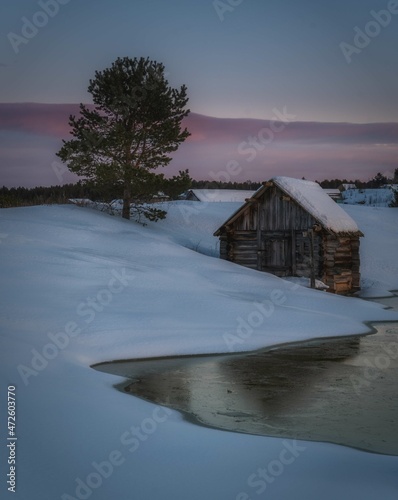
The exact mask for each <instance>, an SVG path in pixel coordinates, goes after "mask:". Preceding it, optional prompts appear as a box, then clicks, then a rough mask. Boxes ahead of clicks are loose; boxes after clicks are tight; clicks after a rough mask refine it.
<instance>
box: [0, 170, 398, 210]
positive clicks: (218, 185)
mask: <svg viewBox="0 0 398 500" xmlns="http://www.w3.org/2000/svg"><path fill="white" fill-rule="evenodd" d="M303 179H304V177H303ZM316 182H318V183H319V184H320V186H321V187H323V188H325V189H337V188H338V187H339V186H341V184H355V185H356V186H357V188H358V189H375V188H380V187H381V186H383V185H385V184H392V183H398V169H396V170H395V174H394V178H393V179H388V178H387V177H385V176H384V175H382V174H381V173H378V174H377V175H375V177H373V178H372V179H370V180H368V181H360V180H358V179H357V180H348V179H330V180H327V179H326V180H323V181H321V182H319V181H316ZM260 186H261V183H260V182H253V181H250V180H247V181H245V182H217V181H197V180H194V179H191V180H190V186H189V189H237V190H249V191H254V190H256V189H258V188H259V187H260ZM165 191H167V190H165ZM154 194H156V193H154ZM165 194H168V196H169V197H170V199H178V198H179V194H181V193H178V192H177V191H176V190H174V192H171V193H167V192H165ZM73 198H88V199H90V200H92V201H104V200H103V197H102V194H101V191H99V190H98V189H96V188H95V187H93V186H90V185H87V184H84V183H83V182H77V183H76V184H64V185H62V186H59V185H57V186H50V187H45V186H38V187H33V188H25V187H17V188H7V187H5V186H3V187H2V188H0V208H10V207H22V206H31V205H51V204H64V203H68V200H69V199H73ZM114 198H118V196H117V195H116V193H115V196H114Z"/></svg>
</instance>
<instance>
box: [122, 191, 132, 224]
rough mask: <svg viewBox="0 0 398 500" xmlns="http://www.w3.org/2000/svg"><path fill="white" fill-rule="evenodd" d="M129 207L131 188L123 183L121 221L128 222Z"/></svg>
mask: <svg viewBox="0 0 398 500" xmlns="http://www.w3.org/2000/svg"><path fill="white" fill-rule="evenodd" d="M130 205H131V188H130V184H128V183H125V185H124V192H123V210H122V217H123V219H127V220H130Z"/></svg>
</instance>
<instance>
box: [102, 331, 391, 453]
mask: <svg viewBox="0 0 398 500" xmlns="http://www.w3.org/2000/svg"><path fill="white" fill-rule="evenodd" d="M397 331H398V328H397V325H396V324H383V325H379V326H378V334H377V335H370V336H367V337H351V338H341V339H333V340H326V341H325V340H322V341H311V342H306V343H302V344H298V345H295V346H292V345H290V346H286V347H282V348H278V349H274V350H264V351H257V352H251V353H247V354H240V355H236V354H235V355H223V356H199V357H195V356H187V357H178V358H163V359H152V360H140V361H130V362H119V363H103V364H101V365H97V366H96V367H95V368H97V369H99V370H101V371H106V372H109V373H113V374H117V375H123V376H126V377H127V378H129V379H132V380H133V381H131V380H130V381H129V383H128V386H127V387H126V384H124V387H123V388H125V390H126V391H128V392H130V393H132V394H134V395H136V396H139V397H142V398H145V399H147V400H150V401H153V402H155V403H157V404H163V405H166V406H169V407H171V408H174V409H177V410H180V411H182V412H184V413H185V415H186V416H187V418H190V419H191V420H193V421H196V422H200V423H202V424H204V425H208V426H211V427H217V428H221V429H225V430H230V431H236V432H243V433H251V434H261V435H268V436H281V437H290V438H296V439H303V440H315V441H327V442H332V443H337V444H343V445H347V446H352V447H356V448H360V449H364V450H369V451H374V452H379V453H384V454H394V455H398V426H397V421H398V404H397V399H396V383H397V380H398V359H397V358H398V341H397Z"/></svg>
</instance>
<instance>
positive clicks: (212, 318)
mask: <svg viewBox="0 0 398 500" xmlns="http://www.w3.org/2000/svg"><path fill="white" fill-rule="evenodd" d="M193 203H195V202H178V203H176V204H168V205H169V209H170V213H169V217H168V218H167V219H166V220H164V221H160V222H158V223H157V224H150V225H148V226H147V227H142V226H139V225H137V224H135V223H132V222H128V221H125V220H121V219H119V218H117V217H115V216H113V217H112V216H109V215H107V214H104V213H101V212H98V211H95V210H91V209H88V208H79V207H76V206H51V207H30V208H17V209H4V210H1V211H0V253H1V277H2V293H3V295H2V300H1V303H0V327H1V330H0V332H1V333H0V352H1V380H2V391H1V392H2V394H3V397H2V401H3V403H2V405H3V408H2V410H1V414H2V415H3V422H2V423H1V425H2V429H6V420H5V408H6V397H5V394H6V391H7V386H9V385H14V386H16V393H17V397H16V399H17V406H16V409H17V426H16V435H17V438H18V440H17V442H16V452H17V471H16V474H17V475H16V483H17V490H16V491H17V493H16V494H14V496H13V497H11V496H10V495H13V493H9V492H7V487H9V486H10V485H8V484H7V483H6V480H7V479H6V476H5V474H4V472H3V474H2V484H1V485H0V492H1V493H0V495H1V498H8V497H7V496H6V495H7V494H8V495H9V496H10V498H18V499H22V500H43V499H45V500H47V499H49V500H53V499H54V500H55V499H62V500H71V499H87V498H92V499H99V500H109V499H110V498H117V499H120V500H130V499H139V500H157V499H166V500H167V499H173V500H180V499H181V500H185V499H187V498H189V499H193V500H196V499H198V500H199V499H200V500H205V499H206V500H207V499H209V500H223V499H233V500H235V499H239V500H249V499H254V498H265V496H266V497H267V498H270V499H285V498H289V497H292V498H296V499H301V498H303V499H304V498H305V499H307V498H319V497H322V498H325V499H335V498H341V499H349V498H363V499H369V500H370V499H375V498H383V500H385V499H387V500H388V499H390V498H391V499H393V498H394V499H395V498H396V494H397V488H398V483H397V479H396V470H397V466H398V458H397V457H387V456H382V455H373V454H370V453H364V452H360V451H357V450H353V449H348V448H344V447H340V446H335V445H329V444H324V443H309V442H294V441H292V440H283V439H277V438H263V437H256V436H249V435H239V434H234V433H227V432H221V431H215V430H209V429H205V428H201V427H196V426H194V425H193V424H190V423H189V422H187V421H185V420H183V418H182V416H181V415H180V414H179V413H176V412H174V411H170V410H166V409H163V408H160V407H157V406H155V405H153V404H151V403H148V402H145V401H141V400H139V399H136V398H133V397H131V396H127V395H124V394H122V393H120V392H118V391H116V390H115V389H114V388H113V385H114V384H116V383H118V382H121V381H122V379H121V378H119V377H116V376H110V375H107V374H103V373H99V372H97V371H94V370H92V369H91V368H90V364H92V363H95V362H100V361H104V360H111V359H120V358H137V357H148V356H163V355H171V354H188V353H210V352H228V351H238V350H249V349H254V348H258V347H263V346H267V345H273V344H278V343H282V342H288V341H297V340H302V339H306V338H312V337H321V336H332V335H344V334H350V333H365V332H368V331H369V329H370V328H369V327H368V326H366V325H365V324H364V323H363V322H364V321H384V320H392V319H395V320H397V319H398V314H395V313H392V312H390V311H386V310H384V309H383V308H382V307H381V306H379V305H377V304H374V303H369V302H365V301H362V300H360V299H355V298H343V297H337V296H332V295H329V294H326V293H323V292H319V291H313V290H310V289H307V288H302V287H298V286H295V285H294V284H292V283H289V282H286V281H283V280H280V279H279V278H276V277H274V276H271V275H267V274H264V273H259V272H256V271H252V270H249V269H245V268H243V267H239V266H236V265H234V264H231V263H229V262H224V261H221V260H219V259H216V258H211V257H209V256H206V255H202V254H199V253H197V252H196V251H194V250H196V249H199V250H201V251H204V250H206V252H207V253H209V254H214V253H215V251H216V245H217V241H216V239H215V238H214V237H213V236H212V232H213V230H215V229H216V228H217V227H218V225H219V224H220V223H222V222H223V220H225V219H226V218H227V217H228V215H229V214H230V213H231V211H230V209H233V208H234V207H233V206H232V205H231V206H230V207H228V206H227V205H229V204H225V203H224V204H222V208H221V207H219V208H218V209H217V205H218V204H216V203H212V204H204V206H203V208H198V207H196V208H195V206H193V205H192V204H193ZM350 208H352V209H353V210H352V211H351V210H350V215H351V216H352V217H353V218H354V219H355V220H356V221H357V223H358V224H359V227H360V229H361V230H362V231H363V232H364V233H365V236H366V237H368V238H369V239H371V238H372V237H373V236H374V235H377V237H379V236H380V237H381V238H382V239H381V240H380V241H378V243H377V245H379V250H378V257H380V258H381V259H383V262H382V263H381V262H379V261H378V260H374V261H371V260H370V257H369V256H366V252H368V251H369V252H370V251H373V247H374V246H376V243H373V244H371V243H370V242H369V246H368V247H367V246H366V245H365V244H363V250H364V252H365V255H364V257H363V258H364V259H365V263H366V262H367V260H366V259H369V260H368V262H374V264H372V266H373V270H372V269H370V268H369V269H368V271H369V274H367V275H366V276H373V275H377V277H378V280H379V283H381V285H383V286H386V285H387V284H388V286H390V285H393V288H398V286H396V282H395V281H394V280H396V279H397V278H396V276H395V277H389V281H388V280H387V277H388V275H389V274H391V273H392V269H396V267H394V266H395V262H393V260H392V256H393V250H391V251H389V250H387V248H391V247H392V245H393V244H394V241H396V240H397V224H396V221H397V216H398V211H397V212H395V210H394V209H389V211H390V213H391V215H390V214H388V216H387V215H386V213H385V212H383V211H377V210H375V211H374V212H368V213H369V214H371V215H369V216H367V215H364V214H362V213H361V214H360V213H359V211H360V210H365V211H366V210H372V209H367V208H365V207H350ZM356 210H358V213H356ZM380 210H382V209H380ZM385 210H387V209H385ZM368 217H370V218H373V219H374V220H373V223H371V222H369V225H368V226H366V227H365V224H364V222H366V221H367V220H368ZM394 217H395V219H394ZM388 221H389V222H388ZM394 221H395V226H394ZM383 224H384V226H383ZM388 224H390V225H391V227H390V230H389V231H388V232H387V231H383V227H384V228H385V229H387V225H388ZM372 231H373V233H372ZM365 239H366V238H365ZM187 247H189V248H187ZM372 258H373V257H372ZM387 258H389V259H390V260H389V261H387ZM381 264H382V265H381ZM372 266H370V267H372ZM365 269H366V265H365ZM368 271H366V272H368ZM372 273H373V274H372ZM366 276H365V277H364V278H365V279H367V277H366ZM370 279H372V278H370ZM381 285H380V286H381ZM6 430H7V429H6ZM8 443H12V440H9V441H8ZM10 449H11V448H7V447H6V440H5V438H4V432H3V433H2V439H1V450H0V458H1V470H2V471H6V472H7V471H8V470H9V467H10V465H8V464H6V460H7V458H8V457H9V455H10V453H11V451H10Z"/></svg>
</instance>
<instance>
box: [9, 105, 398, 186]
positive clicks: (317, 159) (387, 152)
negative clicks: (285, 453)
mask: <svg viewBox="0 0 398 500" xmlns="http://www.w3.org/2000/svg"><path fill="white" fill-rule="evenodd" d="M70 114H74V115H78V114H79V106H78V105H77V104H38V103H8V104H5V103H3V104H1V103H0V137H1V138H2V140H1V143H2V144H3V145H2V146H1V147H0V165H1V178H2V181H0V182H1V184H4V185H7V186H18V185H21V186H35V185H38V184H40V185H51V184H60V183H62V182H71V181H73V180H75V177H72V176H71V175H70V173H69V172H67V171H66V169H64V170H62V167H61V166H60V165H58V166H56V167H54V164H53V163H54V162H57V161H58V163H59V160H57V157H56V156H55V152H56V151H57V150H58V149H59V148H60V146H61V144H62V142H61V139H68V138H69V137H70V135H69V125H68V118H69V115H70ZM185 126H186V127H187V128H188V130H189V131H190V132H191V136H190V137H189V139H188V140H187V141H186V142H185V143H184V144H183V145H182V146H181V147H180V149H179V150H178V151H177V152H176V153H175V155H174V158H173V162H172V163H171V164H170V165H169V166H168V167H167V169H165V170H164V173H165V174H166V175H174V174H175V173H177V172H178V170H181V169H185V168H188V169H189V170H190V173H191V176H192V177H194V178H196V179H209V180H211V179H220V180H227V179H228V178H229V180H231V181H241V180H247V179H251V180H254V181H261V180H264V179H267V178H269V177H271V176H273V175H281V174H283V175H290V176H293V177H302V176H305V177H306V178H308V179H318V180H322V179H324V178H336V177H347V178H353V179H354V178H359V179H368V178H369V177H372V176H373V175H375V173H377V172H379V171H381V172H382V173H392V172H393V171H394V169H395V168H397V167H398V160H397V158H398V141H397V139H398V123H366V124H352V123H319V122H298V121H290V122H289V121H287V120H285V122H283V121H280V120H279V121H278V120H275V121H273V120H258V119H244V118H243V119H231V118H213V117H209V116H204V115H199V114H195V113H191V114H190V115H189V116H188V117H187V118H186V119H185ZM57 172H58V173H57ZM55 174H56V175H55ZM61 174H62V175H61Z"/></svg>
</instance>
